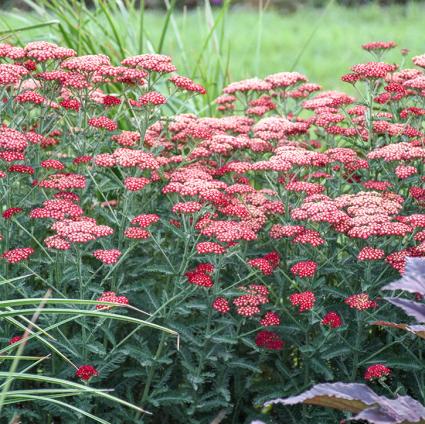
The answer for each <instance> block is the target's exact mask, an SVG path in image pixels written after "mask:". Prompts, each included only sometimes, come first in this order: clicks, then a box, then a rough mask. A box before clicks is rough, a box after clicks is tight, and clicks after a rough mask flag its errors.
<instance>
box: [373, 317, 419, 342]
mask: <svg viewBox="0 0 425 424" xmlns="http://www.w3.org/2000/svg"><path fill="white" fill-rule="evenodd" d="M371 325H379V326H381V327H392V328H399V329H400V330H405V331H410V332H411V333H413V334H416V335H417V336H418V337H421V338H422V339H425V325H408V324H397V323H395V322H388V321H374V322H371Z"/></svg>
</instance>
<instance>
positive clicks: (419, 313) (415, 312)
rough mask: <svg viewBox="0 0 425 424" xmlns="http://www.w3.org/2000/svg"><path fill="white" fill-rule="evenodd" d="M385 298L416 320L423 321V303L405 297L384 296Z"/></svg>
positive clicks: (424, 311)
mask: <svg viewBox="0 0 425 424" xmlns="http://www.w3.org/2000/svg"><path fill="white" fill-rule="evenodd" d="M384 299H385V300H388V302H390V303H392V304H393V305H395V306H398V307H399V308H401V309H403V311H404V312H405V313H406V314H407V315H409V316H411V317H413V318H415V319H416V321H418V322H425V305H424V304H422V303H417V302H413V301H411V300H407V299H399V298H396V297H385V298H384Z"/></svg>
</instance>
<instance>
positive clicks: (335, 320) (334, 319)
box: [322, 311, 342, 328]
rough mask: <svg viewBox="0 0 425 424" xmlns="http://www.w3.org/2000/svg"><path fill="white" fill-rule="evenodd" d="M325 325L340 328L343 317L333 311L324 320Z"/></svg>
mask: <svg viewBox="0 0 425 424" xmlns="http://www.w3.org/2000/svg"><path fill="white" fill-rule="evenodd" d="M322 324H323V325H328V326H329V327H331V328H338V327H341V325H342V320H341V317H340V316H339V315H338V314H337V313H336V312H333V311H330V312H328V313H327V314H326V315H325V316H324V317H323V319H322Z"/></svg>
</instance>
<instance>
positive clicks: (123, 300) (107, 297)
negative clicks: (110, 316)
mask: <svg viewBox="0 0 425 424" xmlns="http://www.w3.org/2000/svg"><path fill="white" fill-rule="evenodd" d="M96 300H98V301H99V302H110V303H115V304H116V305H117V306H119V305H128V298H127V297H125V296H117V295H116V293H115V292H113V291H109V292H103V293H102V295H101V296H100V297H98V298H97V299H96ZM111 308H112V306H109V305H96V309H100V310H102V309H103V310H104V309H106V310H107V309H111Z"/></svg>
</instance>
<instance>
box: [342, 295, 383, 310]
mask: <svg viewBox="0 0 425 424" xmlns="http://www.w3.org/2000/svg"><path fill="white" fill-rule="evenodd" d="M344 303H346V304H347V305H348V306H349V307H350V308H352V309H357V310H358V311H364V310H366V309H371V308H376V306H377V303H376V302H375V301H374V300H371V299H370V298H369V295H368V294H367V293H359V294H353V295H351V296H349V297H347V298H346V299H345V300H344Z"/></svg>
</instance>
